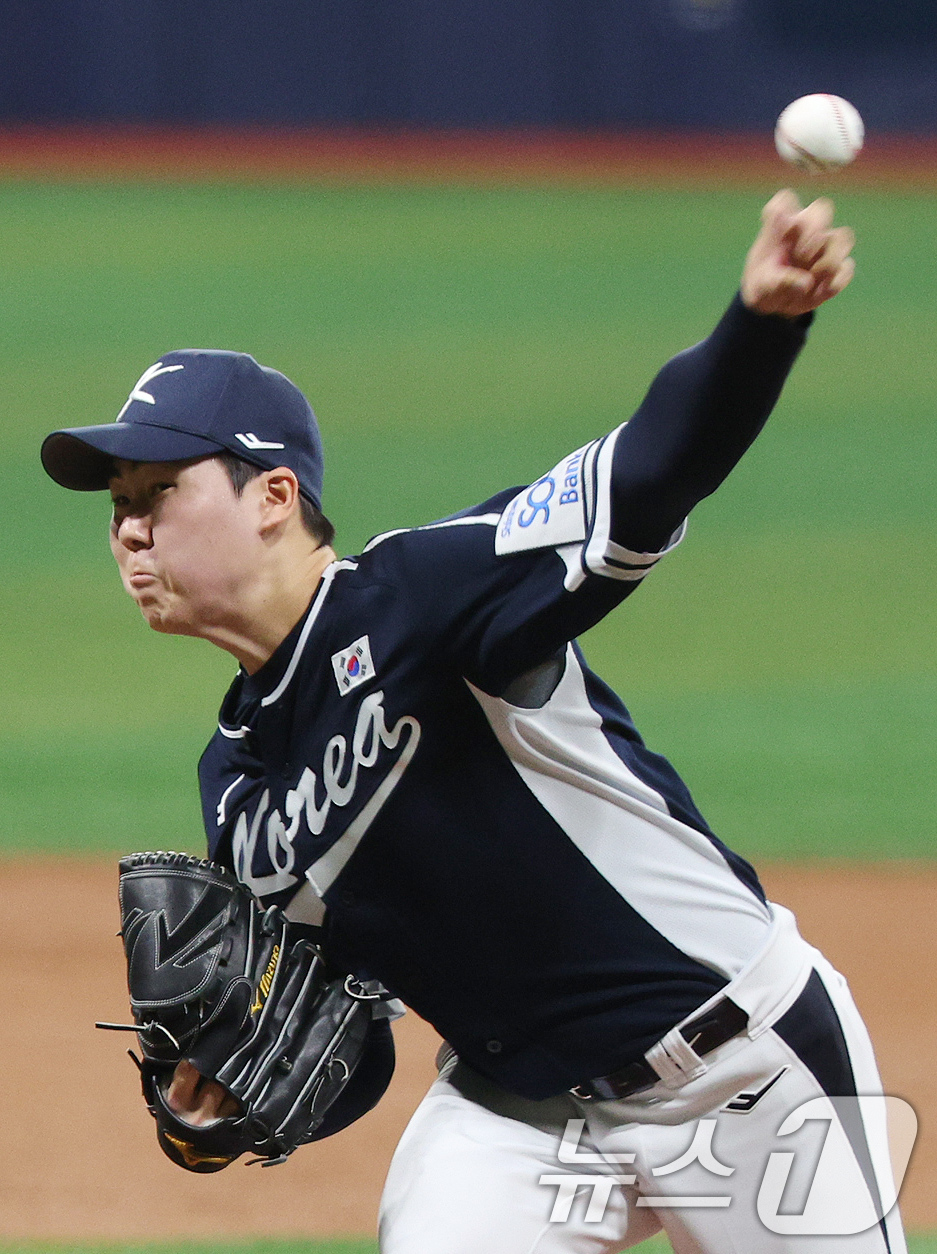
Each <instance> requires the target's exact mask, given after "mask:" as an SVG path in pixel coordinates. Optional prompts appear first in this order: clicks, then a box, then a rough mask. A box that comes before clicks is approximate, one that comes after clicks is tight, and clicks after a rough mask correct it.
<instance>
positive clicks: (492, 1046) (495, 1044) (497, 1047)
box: [485, 1041, 501, 1054]
mask: <svg viewBox="0 0 937 1254" xmlns="http://www.w3.org/2000/svg"><path fill="white" fill-rule="evenodd" d="M485 1048H486V1049H487V1050H488V1053H489V1054H500V1053H501V1042H500V1041H489V1042H488V1044H487V1045H486V1046H485Z"/></svg>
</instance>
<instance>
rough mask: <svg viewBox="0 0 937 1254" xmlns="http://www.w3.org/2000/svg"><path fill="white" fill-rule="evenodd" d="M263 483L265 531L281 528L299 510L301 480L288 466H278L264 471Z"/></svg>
mask: <svg viewBox="0 0 937 1254" xmlns="http://www.w3.org/2000/svg"><path fill="white" fill-rule="evenodd" d="M261 481H262V483H263V499H262V501H261V509H262V515H263V526H264V529H267V528H270V527H276V526H279V525H280V524H282V523H283V522H285V521H286V519H287V518H289V517H290V515H291V514H293V513H295V512H296V511H298V510H299V506H300V501H299V480H298V479H297V478H296V475H295V474H294V473H293V471H292V470H290V468H289V467H288V466H278V467H277V468H276V470H266V471H264V473H263V475H261Z"/></svg>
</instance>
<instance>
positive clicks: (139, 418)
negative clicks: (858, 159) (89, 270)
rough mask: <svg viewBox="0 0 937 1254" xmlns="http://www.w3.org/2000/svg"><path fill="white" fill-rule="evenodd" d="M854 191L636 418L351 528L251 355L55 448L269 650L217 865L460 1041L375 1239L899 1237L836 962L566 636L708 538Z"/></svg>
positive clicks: (659, 385) (208, 769)
mask: <svg viewBox="0 0 937 1254" xmlns="http://www.w3.org/2000/svg"><path fill="white" fill-rule="evenodd" d="M832 213H833V210H832V205H831V204H830V203H829V202H828V201H824V200H820V201H815V202H814V203H813V204H811V205H809V206H807V207H806V208H804V209H801V207H800V205H799V204H798V202H797V200H796V197H794V195H793V194H792V193H790V192H781V193H779V194H778V195H777V196H775V197H774V198H773V199H772V200H771V201H770V202H769V204H768V205H767V206H766V207H765V210H764V212H763V220H762V227H761V230H760V232H759V234H758V236H757V238H756V240H755V242H754V244H753V246H752V248H751V250H750V252H749V254H748V257H747V259H746V262H745V266H744V271H743V276H742V282H741V290H740V293H739V294H738V295H737V296H736V297H735V298H734V300H733V301H732V303H731V305H730V306H729V308H728V311H727V312H726V314H725V315H724V317H723V318H722V320H721V321H720V322H719V324H718V326H717V327H716V329H715V330H714V332H713V333H712V334H711V335H710V336H709V337H708V339H706V340H704V341H703V342H702V343H701V344H698V345H696V347H694V348H691V349H689V350H688V351H687V352H684V353H681V354H680V355H678V356H677V357H675V358H674V359H673V360H672V361H670V362H669V363H667V365H665V366H664V367H663V369H662V370H661V371H660V373H659V374H658V376H657V378H656V379H655V380H654V382H653V384H652V386H651V388H650V390H649V392H648V394H647V396H646V397H645V399H644V400H643V402H642V403H641V405H640V407H639V408H638V409H637V411H636V413H635V414H634V415H633V417H632V418H631V419H630V420H629V421H628V422H626V423H623V424H622V425H621V426H620V427H618V428H617V429H616V430H614V431H612V432H611V433H610V434H608V435H605V436H603V437H601V438H598V439H595V440H593V441H591V442H590V443H588V444H586V445H584V446H583V447H582V448H579V449H576V450H574V451H573V452H571V453H569V454H568V455H566V456H564V457H562V458H561V459H560V460H559V461H558V462H557V464H556V465H555V466H554V467H553V468H552V469H551V470H549V472H548V473H546V474H544V475H542V476H541V477H540V478H538V479H537V480H536V481H535V482H534V483H532V484H530V485H527V486H523V487H521V488H516V487H514V488H509V489H508V490H506V491H503V492H499V493H498V494H497V495H495V496H493V497H492V498H491V499H489V500H487V501H485V502H483V503H482V504H480V505H477V506H473V507H471V508H468V509H464V510H462V512H460V513H456V514H453V515H452V516H450V517H448V518H445V519H443V520H441V521H438V522H434V523H430V524H428V525H426V526H423V527H417V528H404V529H400V530H396V531H389V532H386V533H385V534H383V535H379V536H377V537H376V538H375V539H373V540H372V541H371V542H370V543H369V544H368V545H367V546H366V548H365V549H364V551H363V552H362V553H361V554H360V555H358V556H357V557H354V558H344V559H342V560H339V559H338V558H337V556H336V553H335V551H334V550H333V548H332V528H331V526H330V524H329V523H328V521H327V520H326V519H325V518H324V517H323V515H322V513H321V512H320V507H321V489H322V454H321V446H320V442H319V434H318V430H317V427H316V423H315V419H314V417H313V415H312V411H311V410H310V409H309V406H308V403H307V402H306V400H305V398H304V397H303V396H302V394H301V393H300V392H299V391H298V390H297V389H296V388H295V387H294V386H293V385H292V384H291V383H290V382H289V381H288V380H286V379H285V378H284V377H283V376H282V375H279V374H277V373H276V372H274V371H271V370H269V369H266V368H263V367H261V366H259V365H258V364H257V363H256V362H255V361H254V360H253V358H251V357H249V356H247V355H246V354H241V353H229V352H220V351H197V350H185V351H177V352H171V353H168V354H166V355H165V356H164V357H162V358H161V359H160V360H159V361H158V362H157V363H156V364H155V365H153V366H151V367H150V368H149V369H148V370H147V371H146V372H145V373H144V375H143V376H142V377H141V379H140V380H139V382H138V383H137V384H136V386H135V387H134V389H133V391H132V392H131V394H130V397H129V399H128V401H127V403H126V404H125V406H124V408H123V409H122V410H121V412H120V414H119V416H118V420H117V422H115V423H110V424H107V425H104V426H95V427H85V428H76V429H71V430H64V431H58V432H55V433H53V434H52V435H50V436H49V437H48V438H47V440H46V441H45V443H44V445H43V451H42V457H43V463H44V465H45V468H46V470H47V471H48V473H49V474H50V475H51V476H52V477H53V478H54V479H56V480H57V481H58V482H59V483H61V484H63V485H64V486H66V487H69V488H75V489H83V490H96V489H109V490H110V494H111V497H112V500H113V522H112V525H111V533H110V542H111V548H112V551H113V553H114V556H115V558H116V560H117V565H118V567H119V570H120V574H121V577H122V580H123V583H124V586H125V588H126V590H127V591H128V593H129V594H130V595H131V596H132V597H133V599H134V600H135V601H136V603H137V605H138V606H139V608H140V610H141V612H142V614H143V616H144V618H145V619H146V621H147V622H148V623H149V624H150V625H151V626H152V627H153V628H155V629H156V630H158V631H164V632H174V633H179V634H184V635H195V636H201V637H203V638H205V639H207V640H210V641H211V642H212V643H214V644H216V645H218V646H219V647H221V648H223V649H226V650H227V651H229V652H230V653H232V654H233V655H234V657H235V658H236V659H237V661H238V662H239V664H240V667H239V671H238V674H237V676H236V678H235V679H234V682H233V684H232V685H231V688H230V689H229V691H228V693H227V695H226V696H225V698H224V701H223V704H222V706H221V712H220V718H219V723H218V730H217V732H216V733H215V735H214V736H213V738H212V740H211V742H210V743H209V745H208V747H207V749H206V750H205V753H204V755H203V756H202V759H201V762H200V766H199V775H200V785H201V794H202V804H203V812H204V821H205V826H206V830H207V833H208V845H209V851H210V855H211V857H212V858H214V859H215V860H217V861H219V862H222V863H225V864H227V865H228V866H230V867H231V868H233V870H234V871H235V872H236V874H237V876H238V878H239V879H240V880H241V882H243V883H244V884H245V885H247V886H248V887H249V888H250V889H251V890H252V892H253V893H254V894H255V895H256V897H258V898H259V899H260V900H261V901H262V902H263V903H265V904H267V903H271V904H278V905H280V906H282V907H285V909H286V912H287V914H288V915H289V916H290V917H291V918H294V919H296V920H299V921H303V922H305V923H308V924H313V925H316V926H318V927H321V929H322V936H323V938H324V944H325V945H326V947H327V950H328V952H329V954H330V955H332V956H333V957H334V958H335V960H336V961H337V962H338V963H340V964H342V965H343V966H344V968H345V969H346V970H349V971H352V972H355V973H356V975H357V976H358V977H359V978H360V979H361V980H378V981H380V982H381V983H382V984H383V985H384V986H385V987H386V988H387V989H388V990H390V992H391V993H393V994H394V995H396V996H397V997H399V998H401V999H402V1000H403V1001H404V1002H406V1003H407V1004H408V1005H409V1006H410V1007H412V1008H413V1010H415V1011H416V1013H418V1014H420V1015H421V1016H423V1017H424V1018H426V1019H427V1020H428V1021H429V1022H430V1023H432V1024H433V1025H434V1026H435V1027H436V1028H437V1029H438V1031H439V1032H440V1034H441V1035H442V1036H443V1038H444V1039H445V1041H446V1042H447V1047H446V1048H445V1049H444V1050H443V1051H441V1054H442V1056H441V1059H440V1062H441V1072H440V1078H439V1079H438V1081H437V1082H436V1083H435V1084H434V1085H433V1087H432V1088H431V1090H430V1092H429V1094H428V1095H427V1097H426V1099H425V1100H424V1101H423V1103H422V1104H421V1106H420V1107H419V1109H418V1110H417V1111H416V1113H415V1115H414V1116H413V1119H412V1121H411V1123H410V1126H409V1127H408V1129H407V1131H406V1133H405V1134H404V1137H403V1139H402V1141H401V1143H400V1145H399V1147H398V1149H397V1151H396V1154H395V1156H394V1160H393V1163H392V1166H391V1168H390V1173H389V1176H388V1180H387V1186H386V1189H385V1194H384V1199H383V1203H382V1217H381V1249H382V1250H383V1251H384V1254H479V1251H482V1250H485V1251H495V1252H496V1254H500V1252H502V1251H503V1254H533V1252H534V1251H536V1252H537V1254H554V1252H555V1254H559V1252H561V1251H564V1252H568V1254H572V1252H576V1254H586V1252H588V1254H598V1252H600V1251H602V1252H608V1251H613V1250H620V1249H624V1248H627V1247H628V1246H631V1245H634V1244H636V1243H638V1242H639V1241H641V1240H643V1239H644V1238H646V1237H647V1236H649V1235H650V1234H652V1233H653V1232H655V1231H657V1230H659V1229H660V1228H661V1227H663V1228H664V1229H665V1230H666V1232H667V1235H668V1237H669V1238H670V1240H671V1243H672V1244H673V1247H674V1249H675V1250H677V1251H678V1252H679V1254H683V1252H687V1251H703V1252H705V1254H727V1252H728V1251H739V1252H741V1251H745V1252H746V1254H751V1252H753V1251H759V1252H761V1251H764V1252H766V1254H767V1252H777V1251H789V1250H790V1251H794V1250H796V1251H800V1252H801V1254H819V1252H820V1251H823V1252H824V1254H832V1252H833V1251H850V1252H851V1254H885V1252H886V1251H887V1252H888V1254H901V1252H902V1251H903V1250H904V1243H903V1237H902V1234H901V1228H900V1224H899V1220H898V1217H897V1212H896V1210H895V1208H894V1205H893V1204H894V1187H893V1182H892V1180H891V1176H890V1168H889V1164H888V1151H887V1142H886V1137H885V1128H884V1116H883V1114H882V1103H881V1102H878V1103H876V1101H875V1095H876V1094H880V1092H881V1089H880V1082H879V1078H878V1074H877V1071H876V1066H875V1061H874V1058H873V1054H872V1050H871V1046H870V1044H869V1041H868V1037H867V1035H866V1033H865V1030H864V1028H863V1025H862V1022H861V1020H860V1018H859V1016H858V1014H857V1012H856V1009H855V1007H854V1005H853V1003H852V1001H851V999H850V996H849V993H848V990H847V987H846V984H845V981H844V980H843V978H842V977H841V976H840V975H838V974H837V973H836V972H835V971H834V970H833V969H832V968H831V967H830V965H829V964H828V963H827V962H826V961H825V959H824V958H823V957H822V956H821V955H820V954H819V953H818V952H817V951H816V950H815V949H813V948H812V947H811V946H810V945H808V944H807V943H806V942H805V941H804V940H803V939H802V938H801V937H800V936H799V934H798V931H797V927H796V924H795V921H794V919H793V917H792V915H791V914H790V913H789V911H787V910H786V909H784V908H783V907H780V906H777V905H773V904H771V903H770V902H768V901H767V900H766V898H765V894H764V891H763V889H762V887H761V885H760V883H759V881H758V878H757V875H756V873H755V871H754V870H753V869H752V867H751V866H749V865H748V863H747V862H745V861H744V860H743V859H742V858H740V857H739V856H738V855H737V854H736V853H734V852H733V851H732V850H731V849H729V848H727V847H726V846H725V845H724V844H723V843H722V842H721V841H720V840H719V839H718V837H717V836H716V835H715V834H714V833H713V832H712V831H711V830H710V828H709V827H708V825H707V823H706V821H705V819H704V818H703V816H702V815H701V814H700V812H699V810H698V809H697V808H696V806H695V804H694V802H693V800H692V798H691V796H690V794H689V792H688V790H687V788H686V786H685V785H684V783H683V782H682V781H681V779H680V778H679V776H678V775H677V773H676V772H675V771H674V769H673V767H672V766H671V765H670V764H669V763H668V762H667V761H666V760H665V759H664V758H662V757H660V756H658V755H657V754H655V753H652V752H651V751H650V750H649V749H648V748H647V747H646V746H645V745H644V743H643V741H642V740H641V737H640V736H639V734H638V732H637V731H636V729H635V727H634V724H633V722H632V721H631V718H630V716H629V714H628V711H627V710H626V708H625V706H624V705H623V704H622V702H621V700H620V699H619V698H618V696H616V694H615V693H614V692H612V691H611V690H610V689H609V688H608V687H607V686H606V685H605V684H604V683H603V682H602V681H601V679H599V678H598V676H597V675H595V674H594V673H593V672H592V671H591V670H590V669H589V667H588V665H587V663H586V661H585V659H584V657H583V655H582V652H581V651H580V649H579V647H578V646H577V644H576V637H577V636H578V635H579V634H580V633H582V632H583V631H585V630H587V629H588V628H589V627H591V626H592V625H593V624H595V623H596V622H597V621H598V620H599V619H601V618H602V617H603V616H604V615H605V614H607V613H609V611H611V610H613V609H614V608H615V607H617V606H618V605H619V603H620V602H621V601H623V600H624V599H625V598H626V597H627V596H628V595H629V594H630V593H632V592H633V591H635V589H636V588H637V587H638V585H639V583H641V581H642V580H643V579H644V577H645V576H646V575H647V573H648V572H649V571H650V570H651V568H652V567H653V566H655V565H656V564H657V563H658V561H659V560H660V559H661V558H662V557H663V556H664V555H665V554H667V553H668V552H670V550H671V549H673V548H674V546H675V545H676V544H678V543H679V542H680V541H681V539H682V538H683V534H684V530H685V526H686V522H685V520H686V517H687V515H688V514H689V512H690V510H691V509H692V507H693V506H694V505H695V504H696V503H697V502H698V501H699V500H700V499H702V498H703V497H704V496H706V495H708V494H709V493H711V492H713V491H714V490H715V489H716V487H717V486H718V485H719V484H720V483H721V481H722V480H723V479H724V478H725V476H726V475H727V474H728V473H729V471H730V470H731V468H732V467H733V466H734V465H735V463H736V462H737V461H738V459H739V458H740V457H741V456H742V454H743V453H744V451H745V449H746V448H747V447H748V446H749V445H750V444H751V442H752V441H753V440H754V439H755V437H756V435H757V434H758V432H759V430H760V429H761V427H762V425H763V424H764V422H765V420H766V419H767V417H768V415H769V413H770V411H771V409H772V407H773V406H774V404H775V401H776V399H777V397H778V395H779V393H780V390H781V387H782V385H783V383H784V380H785V378H786V376H787V374H788V371H789V370H790V368H791V366H792V364H793V362H794V359H795V358H796V356H797V354H798V352H799V351H800V349H801V347H802V345H803V342H804V339H805V337H806V334H807V328H808V325H809V323H810V321H811V318H812V316H813V311H814V310H815V309H816V308H817V307H818V306H819V305H820V304H822V303H823V302H824V301H826V300H827V299H829V298H831V297H833V296H835V295H836V294H837V293H838V292H840V291H841V290H842V289H843V288H844V287H845V285H846V284H847V283H848V282H849V280H850V278H851V277H852V271H853V263H852V261H851V259H850V252H851V249H852V243H853V240H852V234H851V232H850V231H849V230H848V229H846V228H842V227H834V226H833V224H832ZM726 577H727V578H730V577H731V572H729V571H727V572H726ZM622 625H623V626H624V620H622ZM623 647H626V646H625V645H624V643H623ZM372 1030H373V1032H374V1035H375V1040H378V1039H381V1038H385V1037H386V1036H387V1034H388V1031H389V1029H388V1026H387V1020H386V1019H384V1020H379V1019H375V1021H374V1023H373V1025H372ZM355 1078H356V1077H353V1078H352V1081H351V1083H350V1085H349V1090H348V1093H349V1095H353V1093H354V1089H355ZM362 1085H363V1086H364V1087H366V1085H367V1080H366V1079H365V1080H363V1081H362ZM859 1098H862V1099H863V1100H862V1101H859V1100H858V1099H859ZM348 1100H349V1102H351V1103H352V1104H353V1101H354V1097H353V1096H349V1099H348ZM169 1101H170V1104H171V1105H172V1107H173V1109H174V1110H175V1111H177V1112H178V1113H179V1114H181V1115H182V1116H183V1117H184V1118H186V1119H187V1120H189V1121H190V1122H191V1123H192V1124H195V1125H198V1124H203V1123H205V1122H206V1121H209V1120H211V1119H213V1118H215V1117H217V1116H219V1115H223V1114H224V1113H225V1111H226V1110H227V1109H230V1105H231V1101H232V1099H231V1097H230V1095H228V1094H227V1093H226V1092H225V1090H224V1089H223V1088H222V1087H221V1086H220V1085H218V1084H217V1083H214V1082H213V1081H212V1080H210V1079H205V1078H204V1077H202V1076H200V1075H199V1074H198V1073H197V1072H195V1071H194V1069H193V1068H192V1066H191V1065H190V1064H188V1063H186V1062H185V1061H183V1062H182V1063H180V1064H179V1066H178V1068H177V1071H176V1076H175V1080H174V1082H173V1085H172V1088H171V1090H170V1093H169ZM361 1101H362V1106H363V1108H364V1107H366V1105H367V1102H368V1095H366V1094H365V1095H364V1096H363V1097H362V1098H361ZM347 1116H348V1103H346V1107H345V1110H344V1115H343V1121H344V1122H347Z"/></svg>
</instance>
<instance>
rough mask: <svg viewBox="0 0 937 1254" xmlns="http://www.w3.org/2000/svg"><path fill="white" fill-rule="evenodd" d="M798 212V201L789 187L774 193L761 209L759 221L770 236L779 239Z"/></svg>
mask: <svg viewBox="0 0 937 1254" xmlns="http://www.w3.org/2000/svg"><path fill="white" fill-rule="evenodd" d="M799 212H801V208H800V201H799V200H798V199H797V196H796V195H795V193H794V192H792V191H791V189H790V188H789V187H785V188H783V189H782V190H781V191H779V192H775V194H774V195H773V196H772V197H771V199H770V200H769V201H768V203H767V204H766V205H765V207H764V209H762V211H761V220H762V222H763V223H764V225H765V227H766V228H767V230H768V233H769V234H770V235H773V236H774V237H775V238H776V239H781V238H782V237H783V236H784V234H785V232H786V231H787V230H788V228H789V227H790V225H791V223H792V222H793V220H794V218H795V217H796V216H797V214H798V213H799Z"/></svg>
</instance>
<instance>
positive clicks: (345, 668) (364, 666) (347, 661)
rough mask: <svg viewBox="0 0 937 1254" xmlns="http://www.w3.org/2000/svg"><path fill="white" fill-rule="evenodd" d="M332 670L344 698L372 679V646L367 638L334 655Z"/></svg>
mask: <svg viewBox="0 0 937 1254" xmlns="http://www.w3.org/2000/svg"><path fill="white" fill-rule="evenodd" d="M332 669H333V670H334V671H335V682H336V683H337V684H338V690H339V692H340V693H341V694H342V696H344V695H345V693H346V692H351V690H352V688H357V687H358V685H359V684H363V683H364V681H365V680H366V679H370V678H371V677H372V676H373V674H374V663H373V662H372V661H371V645H370V643H369V641H368V638H367V636H360V637H359V638H358V639H357V640H356V641H355V642H354V643H353V644H350V645H349V646H348V648H347V649H342V650H340V652H338V653H333V654H332Z"/></svg>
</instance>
